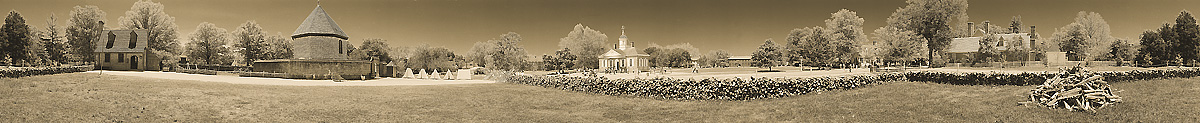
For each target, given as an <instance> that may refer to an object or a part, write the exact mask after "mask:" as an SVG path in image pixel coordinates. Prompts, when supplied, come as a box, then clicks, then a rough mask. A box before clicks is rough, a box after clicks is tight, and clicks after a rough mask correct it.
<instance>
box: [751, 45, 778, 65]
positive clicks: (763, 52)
mask: <svg viewBox="0 0 1200 123" xmlns="http://www.w3.org/2000/svg"><path fill="white" fill-rule="evenodd" d="M782 58H783V53H782V52H781V51H780V50H779V45H777V44H775V41H772V40H771V39H767V41H764V42H763V44H762V45H760V46H758V51H754V54H753V55H752V56H751V58H750V59H751V60H753V61H754V62H755V65H756V66H758V67H766V68H767V69H768V70H774V69H772V68H773V67H775V66H777V65H778V63H779V62H780V61H782Z"/></svg>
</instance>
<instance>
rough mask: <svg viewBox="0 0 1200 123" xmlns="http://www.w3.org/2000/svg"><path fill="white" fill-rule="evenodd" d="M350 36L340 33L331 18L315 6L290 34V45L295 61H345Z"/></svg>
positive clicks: (319, 7)
mask: <svg viewBox="0 0 1200 123" xmlns="http://www.w3.org/2000/svg"><path fill="white" fill-rule="evenodd" d="M348 39H350V36H346V32H342V28H341V27H338V25H337V23H336V22H334V21H333V18H331V17H329V14H327V13H325V9H321V5H317V8H316V9H313V11H312V13H311V14H308V18H306V19H304V23H301V24H300V27H299V28H296V32H294V33H292V44H293V45H294V47H293V48H295V49H294V50H293V51H292V52H293V58H296V59H347V55H346V54H349V49H350V48H347V47H346V46H348V45H347V43H349V42H348V41H347V40H348Z"/></svg>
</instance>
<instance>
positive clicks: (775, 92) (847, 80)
mask: <svg viewBox="0 0 1200 123" xmlns="http://www.w3.org/2000/svg"><path fill="white" fill-rule="evenodd" d="M1057 74H1059V73H1049V72H1043V73H946V72H904V73H885V74H877V75H859V76H849V77H817V78H749V79H742V78H733V79H714V78H708V79H701V80H694V79H686V80H685V79H671V78H652V79H608V78H604V77H571V76H538V75H526V74H523V73H514V72H505V71H495V72H489V73H488V76H489V77H490V78H491V79H494V80H497V81H499V82H504V83H515V84H525V85H533V86H541V87H546V88H557V89H562V90H569V91H580V92H588V93H596V94H605V95H618V96H635V97H649V98H657V99H670V100H752V99H764V98H779V97H787V96H792V95H801V94H807V93H812V92H818V91H825V90H837V89H854V88H858V87H862V86H864V85H870V84H876V83H882V82H886V81H917V82H933V83H944V84H957V85H1038V84H1041V83H1043V82H1045V81H1046V79H1047V78H1052V77H1054V76H1056V75H1057ZM1095 74H1099V75H1101V76H1104V77H1105V78H1104V79H1105V81H1110V82H1120V81H1137V80H1151V79H1165V78H1186V77H1196V76H1200V69H1171V70H1134V71H1117V72H1096V73H1095Z"/></svg>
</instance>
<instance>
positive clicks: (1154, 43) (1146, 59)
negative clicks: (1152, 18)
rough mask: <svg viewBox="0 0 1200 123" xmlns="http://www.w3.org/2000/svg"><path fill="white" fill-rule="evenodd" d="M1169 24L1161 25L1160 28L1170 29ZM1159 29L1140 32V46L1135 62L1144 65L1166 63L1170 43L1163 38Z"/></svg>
mask: <svg viewBox="0 0 1200 123" xmlns="http://www.w3.org/2000/svg"><path fill="white" fill-rule="evenodd" d="M1168 28H1170V26H1168V25H1163V26H1162V28H1160V30H1170V29H1168ZM1159 32H1160V31H1155V30H1149V31H1145V32H1142V35H1141V36H1142V37H1141V48H1139V49H1138V55H1137V58H1136V59H1134V60H1135V61H1136V62H1138V63H1141V64H1146V65H1158V64H1162V63H1166V60H1167V58H1168V57H1167V56H1169V54H1167V53H1168V51H1166V50H1167V49H1168V48H1169V47H1170V44H1167V42H1166V40H1163V38H1162V35H1161V34H1160V33H1159Z"/></svg>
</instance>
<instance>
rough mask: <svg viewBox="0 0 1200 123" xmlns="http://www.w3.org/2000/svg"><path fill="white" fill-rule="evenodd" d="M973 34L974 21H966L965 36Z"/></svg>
mask: <svg viewBox="0 0 1200 123" xmlns="http://www.w3.org/2000/svg"><path fill="white" fill-rule="evenodd" d="M971 36H975V22H967V37H971Z"/></svg>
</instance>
